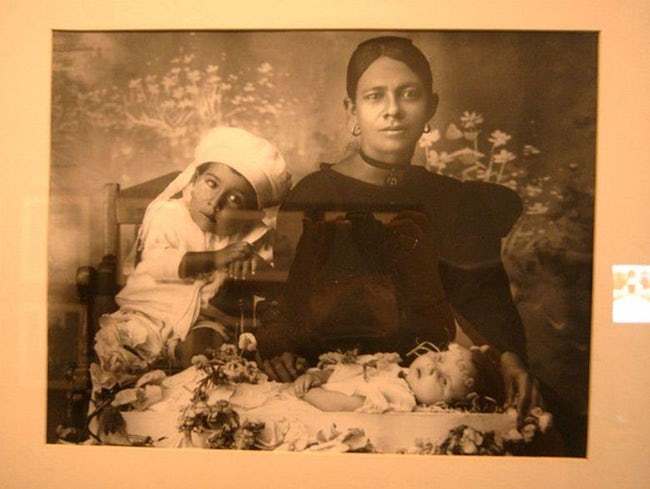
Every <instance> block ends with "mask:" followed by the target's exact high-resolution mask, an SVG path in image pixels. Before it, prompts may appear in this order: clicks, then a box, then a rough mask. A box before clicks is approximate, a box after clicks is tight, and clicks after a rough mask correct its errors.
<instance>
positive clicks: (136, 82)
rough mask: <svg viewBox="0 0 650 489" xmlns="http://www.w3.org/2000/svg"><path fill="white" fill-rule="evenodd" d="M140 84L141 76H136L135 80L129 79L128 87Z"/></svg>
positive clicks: (135, 86) (137, 86) (136, 86)
mask: <svg viewBox="0 0 650 489" xmlns="http://www.w3.org/2000/svg"><path fill="white" fill-rule="evenodd" d="M141 86H142V79H141V78H136V79H135V80H131V81H130V82H129V88H131V89H134V88H140V87H141Z"/></svg>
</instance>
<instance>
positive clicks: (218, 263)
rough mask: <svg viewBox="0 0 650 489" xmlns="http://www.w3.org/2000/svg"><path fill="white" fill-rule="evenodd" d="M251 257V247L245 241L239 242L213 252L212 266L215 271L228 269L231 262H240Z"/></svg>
mask: <svg viewBox="0 0 650 489" xmlns="http://www.w3.org/2000/svg"><path fill="white" fill-rule="evenodd" d="M251 255H253V247H252V246H251V245H250V244H248V243H247V242H246V241H239V242H237V243H233V244H231V245H228V246H226V247H225V248H224V249H223V250H219V251H216V252H215V255H214V266H215V268H216V269H217V270H221V269H223V268H225V267H229V266H230V265H231V264H232V263H233V262H237V261H242V260H245V259H247V258H249V257H250V256H251Z"/></svg>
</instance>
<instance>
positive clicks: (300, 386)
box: [293, 372, 322, 397]
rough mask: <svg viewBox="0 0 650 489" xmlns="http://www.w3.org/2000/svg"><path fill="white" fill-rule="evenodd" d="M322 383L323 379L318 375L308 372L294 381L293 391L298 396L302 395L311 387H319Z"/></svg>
mask: <svg viewBox="0 0 650 489" xmlns="http://www.w3.org/2000/svg"><path fill="white" fill-rule="evenodd" d="M321 383H322V382H321V379H320V378H319V377H318V376H316V375H314V374H312V373H310V372H307V373H306V374H303V375H301V376H300V377H298V378H297V379H296V380H294V381H293V391H294V392H295V394H296V396H297V397H302V396H304V395H305V394H306V393H307V391H308V390H309V389H311V388H312V387H318V386H319V385H321Z"/></svg>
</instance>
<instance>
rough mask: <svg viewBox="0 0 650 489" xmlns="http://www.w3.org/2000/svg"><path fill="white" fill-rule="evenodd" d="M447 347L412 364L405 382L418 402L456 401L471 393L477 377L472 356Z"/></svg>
mask: <svg viewBox="0 0 650 489" xmlns="http://www.w3.org/2000/svg"><path fill="white" fill-rule="evenodd" d="M450 346H451V348H450V350H449V351H444V352H440V353H434V352H431V353H427V354H425V355H422V356H420V357H418V358H416V359H415V360H414V361H413V363H411V366H410V367H409V371H408V373H407V375H406V382H407V383H408V384H409V387H410V388H411V390H412V391H413V394H414V395H415V398H416V399H417V401H418V402H419V403H421V404H435V403H436V402H440V401H444V402H449V401H457V400H461V399H463V398H464V397H465V396H466V395H467V394H469V393H470V392H471V387H472V385H473V382H474V381H473V378H474V377H475V375H476V369H475V367H474V363H473V362H472V354H471V352H470V351H469V350H467V349H466V348H462V347H457V348H456V347H455V345H450Z"/></svg>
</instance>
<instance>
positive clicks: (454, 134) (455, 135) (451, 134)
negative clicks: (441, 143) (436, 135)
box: [445, 123, 463, 140]
mask: <svg viewBox="0 0 650 489" xmlns="http://www.w3.org/2000/svg"><path fill="white" fill-rule="evenodd" d="M445 137H446V138H447V139H451V140H454V139H460V138H462V137H463V133H462V132H461V130H460V129H458V126H456V124H453V123H452V124H449V126H447V131H446V132H445Z"/></svg>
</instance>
